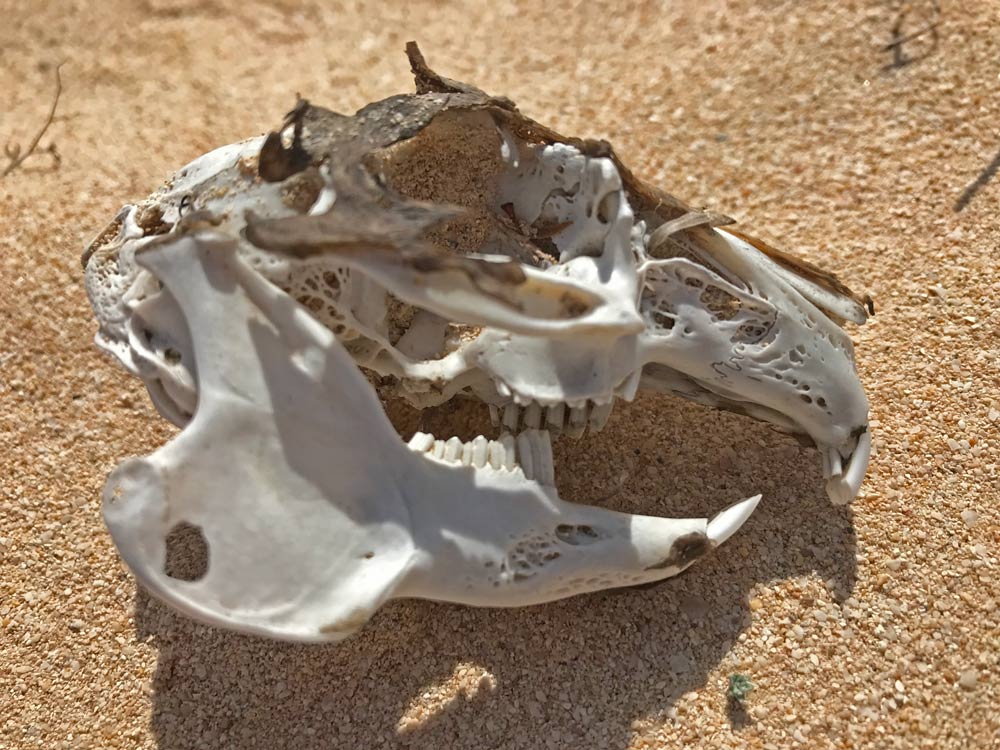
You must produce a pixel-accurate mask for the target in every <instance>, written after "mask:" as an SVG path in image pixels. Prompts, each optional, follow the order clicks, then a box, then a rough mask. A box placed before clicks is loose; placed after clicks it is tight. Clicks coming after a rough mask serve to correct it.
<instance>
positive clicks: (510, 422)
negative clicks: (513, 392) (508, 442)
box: [503, 402, 521, 432]
mask: <svg viewBox="0 0 1000 750" xmlns="http://www.w3.org/2000/svg"><path fill="white" fill-rule="evenodd" d="M520 411H521V407H519V406H518V405H517V404H515V403H513V402H511V403H509V404H507V406H505V407H504V410H503V426H504V427H506V428H507V429H508V430H510V431H511V432H515V431H516V430H517V418H518V417H519V416H520Z"/></svg>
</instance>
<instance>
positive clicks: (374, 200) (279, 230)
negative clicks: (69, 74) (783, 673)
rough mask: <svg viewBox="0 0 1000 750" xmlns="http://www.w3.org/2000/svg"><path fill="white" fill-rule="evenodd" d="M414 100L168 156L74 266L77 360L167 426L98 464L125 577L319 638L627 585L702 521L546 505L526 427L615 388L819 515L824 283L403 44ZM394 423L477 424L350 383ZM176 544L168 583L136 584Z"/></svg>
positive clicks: (745, 512)
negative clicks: (415, 427) (719, 423)
mask: <svg viewBox="0 0 1000 750" xmlns="http://www.w3.org/2000/svg"><path fill="white" fill-rule="evenodd" d="M408 52H409V54H410V62H411V66H412V67H413V70H414V74H415V77H416V81H417V92H418V93H417V94H416V95H412V96H396V97H392V98H390V99H387V100H384V101H381V102H377V103H375V104H372V105H369V106H368V107H365V108H364V109H362V110H361V111H359V112H358V113H357V114H356V115H354V116H353V117H347V116H343V115H338V114H335V113H333V112H330V111H328V110H324V109H321V108H318V107H313V106H310V105H309V104H307V103H306V102H300V103H299V105H298V106H297V107H296V108H295V110H293V112H292V113H290V115H289V116H288V118H287V120H286V122H285V124H284V125H283V127H282V128H281V129H280V131H279V132H276V133H272V134H270V135H269V136H267V137H266V138H254V139H251V140H248V141H244V142H242V143H238V144H234V145H231V146H226V147H223V148H221V149H218V150H216V151H213V152H211V153H209V154H207V155H205V156H203V157H201V158H200V159H198V160H196V161H195V162H193V163H192V164H190V165H188V166H187V167H186V168H184V169H183V170H181V171H180V172H179V173H178V174H176V175H175V176H174V177H173V178H172V179H171V180H170V181H169V182H168V183H167V185H166V186H165V187H164V188H163V189H161V190H160V191H159V192H157V193H156V194H154V195H153V196H151V197H150V198H148V199H147V200H146V201H144V202H143V203H141V204H139V205H137V206H126V207H125V208H123V209H122V211H121V212H120V213H119V215H118V217H117V218H116V220H115V221H114V222H113V223H112V224H111V226H109V227H108V229H107V230H105V232H104V233H102V235H101V236H100V237H98V238H97V239H96V240H95V241H94V242H93V243H91V245H90V246H89V247H88V249H87V251H86V252H85V255H84V264H85V268H86V280H87V289H88V293H89V295H90V298H91V302H92V305H93V308H94V310H95V313H96V315H97V318H98V321H99V324H100V329H99V332H98V334H97V343H98V344H99V345H100V346H101V347H102V348H104V349H105V350H107V351H109V352H111V353H112V354H113V355H114V356H116V357H117V358H118V359H119V360H120V361H121V362H122V364H124V366H125V367H126V368H127V369H128V370H129V371H131V372H133V373H134V374H136V375H138V376H139V377H141V378H142V379H143V381H144V382H145V384H146V386H147V388H148V390H149V393H150V395H151V397H152V399H153V402H154V403H155V405H156V407H157V409H158V410H159V411H160V412H161V413H162V414H163V415H164V416H166V417H167V418H168V419H170V420H171V421H173V422H174V423H176V424H177V425H179V426H181V427H183V430H182V432H181V434H180V435H179V436H178V437H177V438H176V439H174V440H173V441H172V442H170V443H168V444H167V445H166V446H164V447H163V448H161V449H160V450H158V451H156V452H155V453H154V454H153V455H151V456H149V457H147V458H141V459H130V460H128V461H125V462H124V463H123V464H121V465H120V466H119V467H118V469H116V470H115V472H114V473H113V474H112V476H111V477H110V478H109V481H108V484H107V488H106V490H105V500H104V513H105V519H106V521H107V524H108V526H109V528H110V530H111V533H112V535H113V537H114V540H115V543H116V544H117V545H118V548H119V550H120V551H121V553H122V555H123V557H124V558H125V560H126V562H127V563H128V564H129V566H130V567H131V569H132V570H133V571H134V573H135V574H136V576H137V577H138V578H139V579H140V581H141V582H142V583H143V584H144V585H146V586H147V587H148V588H150V589H151V590H152V591H153V592H155V593H156V594H157V595H159V596H160V597H162V598H163V599H165V600H166V601H167V602H169V603H171V604H173V605H175V606H177V607H178V608H180V609H182V610H184V611H186V612H188V613H190V614H191V615H193V616H195V617H199V618H201V619H203V620H206V621H208V622H212V623H215V624H220V625H224V626H228V627H233V628H237V629H240V630H245V631H249V632H256V633H261V634H265V635H269V636H273V637H279V638H287V639H297V640H336V639H338V638H342V637H344V636H346V635H348V634H349V633H351V632H353V631H355V630H356V629H357V628H359V627H360V626H361V625H362V624H363V623H364V622H365V621H366V620H367V619H368V618H369V617H370V616H371V614H372V613H373V612H374V611H375V609H377V607H378V606H379V605H380V604H381V603H382V602H384V601H386V600H387V599H390V598H393V597H403V596H412V597H425V598H434V599H442V600H448V601H456V602H463V603H469V604H475V605H495V606H514V605H523V604H531V603H536V602H543V601H548V600H552V599H557V598H560V597H565V596H570V595H573V594H577V593H582V592H586V591H594V590H597V589H601V588H606V587H612V586H622V585H632V584H638V583H646V582H650V581H655V580H659V579H662V578H666V577H668V576H671V575H674V574H676V573H678V572H679V571H681V570H683V569H685V568H686V567H687V566H688V565H690V564H691V563H692V562H693V561H694V560H695V559H696V558H697V557H699V556H700V555H701V554H703V553H705V552H706V551H708V550H709V549H710V548H712V547H714V546H716V545H718V544H721V543H722V542H723V541H725V540H726V539H727V538H728V537H729V536H730V535H731V534H732V533H734V532H735V531H736V529H738V528H739V526H740V525H741V524H742V523H743V522H744V521H745V520H746V518H747V517H748V516H749V515H750V513H751V512H752V511H753V509H754V507H755V506H756V504H757V501H758V499H759V496H758V497H754V498H750V499H748V500H743V501H741V502H738V503H736V504H735V505H733V506H731V507H730V508H728V509H726V510H724V511H722V512H721V513H720V514H718V515H717V516H715V517H714V518H713V519H711V520H708V519H663V518H652V517H646V516H629V515H625V514H620V513H614V512H611V511H607V510H604V509H601V508H594V507H587V506H580V505H575V504H572V503H567V502H564V501H562V500H560V499H559V498H558V495H557V493H556V490H555V487H554V478H553V466H552V454H551V445H550V436H554V435H557V434H559V433H561V432H562V433H569V434H570V435H573V436H579V435H580V434H581V433H583V432H584V431H585V430H586V429H587V427H588V426H589V427H590V428H591V429H594V430H597V429H600V428H601V427H602V426H603V425H604V423H605V421H606V420H607V418H608V415H609V413H610V411H611V409H612V406H613V404H614V402H615V400H616V399H619V398H621V399H625V400H630V399H632V398H633V397H634V395H635V393H636V391H637V389H639V388H653V389H658V390H664V391H668V392H671V393H675V394H679V395H682V396H685V397H687V398H690V399H694V400H696V401H699V402H701V403H704V404H707V405H710V406H713V407H719V408H726V409H732V410H736V411H739V412H741V413H744V414H747V415H750V416H753V417H756V418H758V419H764V420H767V421H769V422H771V423H773V424H775V425H777V426H778V427H780V428H781V429H783V430H787V431H791V432H795V433H799V434H802V435H805V436H808V437H810V438H811V439H812V440H813V441H814V442H815V443H816V444H817V446H818V447H819V449H820V452H821V455H822V457H823V465H824V471H825V474H826V476H827V477H828V480H827V489H828V492H829V494H830V497H831V498H832V499H833V501H834V502H838V503H843V502H849V501H850V500H851V499H852V498H853V497H854V495H855V494H856V493H857V491H858V487H859V485H860V483H861V480H862V478H863V475H864V472H865V468H866V465H867V462H868V456H869V449H870V438H869V435H868V431H867V423H868V416H867V414H868V406H867V402H866V400H865V396H864V393H863V391H862V389H861V386H860V383H859V382H858V378H857V375H856V373H855V370H854V365H853V359H852V347H851V342H850V340H849V338H848V337H847V335H846V334H845V333H844V331H843V330H842V329H841V327H840V323H841V322H843V321H844V320H849V321H852V322H855V323H862V322H864V320H865V319H866V310H865V306H864V304H863V303H862V302H861V301H859V300H858V299H856V298H855V297H854V296H853V295H852V294H851V293H850V292H849V291H848V290H847V289H846V288H845V287H844V286H843V285H842V284H840V282H839V281H837V280H836V278H835V277H833V276H832V275H830V274H827V273H825V272H823V271H820V270H819V269H816V268H815V267H813V266H810V265H808V264H805V263H803V262H801V261H796V260H794V259H792V258H791V257H790V256H787V255H785V254H783V253H780V252H778V251H776V250H773V249H771V248H769V247H767V246H766V245H763V243H760V242H759V241H756V240H753V239H751V238H748V237H746V236H744V235H743V234H741V233H739V232H736V231H734V230H732V229H731V228H730V229H722V228H719V227H720V226H722V225H725V224H726V223H729V222H728V220H726V219H725V218H724V217H719V216H716V215H712V214H705V213H702V212H698V211H693V210H691V209H689V208H688V207H687V206H685V205H683V204H682V203H680V202H679V201H677V200H676V199H674V198H672V197H670V196H669V195H667V194H665V193H662V192H660V191H658V190H655V189H653V188H650V187H649V186H647V185H644V184H643V183H641V182H640V181H639V180H637V179H636V178H635V177H634V176H633V175H632V174H631V173H630V172H629V171H628V170H627V169H626V168H625V167H624V165H622V164H621V162H620V161H619V160H618V158H617V157H616V156H615V154H614V152H613V151H612V150H611V149H610V147H609V146H607V144H604V143H597V142H591V141H582V140H579V139H574V138H567V137H564V136H561V135H559V134H557V133H555V132H553V131H551V130H549V129H547V128H545V127H543V126H541V125H539V124H538V123H535V122H534V121H532V120H529V119H527V118H525V117H524V116H522V115H521V114H520V113H519V112H518V111H517V110H516V108H515V107H514V106H513V104H511V103H510V102H509V101H508V100H506V99H500V98H494V97H490V96H487V95H486V94H484V93H483V92H481V91H479V90H478V89H475V88H473V87H471V86H467V85H465V84H460V83H457V82H455V81H451V80H448V79H445V78H442V77H440V76H438V75H437V74H435V73H434V72H433V71H431V70H430V69H429V68H427V66H426V65H425V64H424V61H423V59H422V57H421V56H420V53H419V51H418V50H417V49H416V47H415V46H410V47H409V48H408ZM359 366H360V367H361V368H363V370H365V371H367V372H369V373H374V374H377V375H378V376H380V383H381V385H380V387H382V388H386V389H388V390H390V391H391V392H392V394H393V395H398V396H401V397H403V398H405V399H407V400H408V401H409V402H410V403H411V404H413V405H415V406H417V407H427V406H432V405H435V404H439V403H442V402H444V401H446V400H448V399H451V398H454V397H456V396H470V397H475V398H478V399H481V400H482V401H484V402H486V403H487V404H489V405H490V409H491V413H492V414H493V416H494V421H495V423H496V424H497V425H498V426H499V427H501V431H502V434H501V435H500V436H499V437H498V438H497V439H496V440H488V439H487V438H485V437H482V436H481V437H478V438H476V439H475V440H473V441H471V442H468V443H462V442H461V441H460V440H459V439H458V438H451V439H449V440H440V439H436V438H434V437H433V436H432V435H427V434H423V433H417V434H416V435H414V436H413V437H412V439H411V440H410V442H409V445H406V444H404V443H403V442H402V441H401V440H400V439H399V437H398V436H397V435H396V433H395V431H394V430H393V429H392V426H391V425H390V423H389V422H388V420H387V418H386V417H385V415H384V413H383V412H382V409H381V406H380V404H379V402H378V399H377V398H376V396H375V393H374V391H373V389H372V388H371V387H370V385H369V383H368V382H367V381H366V379H365V376H364V375H363V374H362V371H361V370H359ZM182 524H192V525H195V526H197V527H198V528H199V529H200V530H201V532H202V535H203V536H204V538H205V540H206V542H207V546H208V564H207V569H206V570H205V571H204V572H203V575H202V576H201V577H200V578H198V579H197V580H193V581H191V580H178V579H176V578H173V577H171V576H170V575H168V573H167V572H166V570H165V563H166V554H167V543H166V539H167V537H168V535H169V534H170V533H171V531H172V530H173V529H175V528H176V527H177V526H178V525H182Z"/></svg>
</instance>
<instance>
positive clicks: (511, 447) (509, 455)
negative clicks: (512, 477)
mask: <svg viewBox="0 0 1000 750" xmlns="http://www.w3.org/2000/svg"><path fill="white" fill-rule="evenodd" d="M500 445H501V446H503V467H504V468H505V469H506V470H507V471H514V468H515V467H516V466H517V448H516V443H515V441H514V436H513V435H511V434H510V433H509V432H505V433H504V434H503V435H501V436H500Z"/></svg>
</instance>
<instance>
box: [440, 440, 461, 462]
mask: <svg viewBox="0 0 1000 750" xmlns="http://www.w3.org/2000/svg"><path fill="white" fill-rule="evenodd" d="M461 457H462V441H461V440H459V439H458V438H457V437H451V438H448V442H446V443H445V444H444V460H445V461H458V460H459V459H460V458H461Z"/></svg>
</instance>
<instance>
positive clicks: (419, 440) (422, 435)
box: [409, 432, 434, 453]
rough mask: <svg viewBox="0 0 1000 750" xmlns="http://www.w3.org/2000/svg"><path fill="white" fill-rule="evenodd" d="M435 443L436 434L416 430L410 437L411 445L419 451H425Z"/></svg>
mask: <svg viewBox="0 0 1000 750" xmlns="http://www.w3.org/2000/svg"><path fill="white" fill-rule="evenodd" d="M432 445H434V436H433V435H428V434H427V433H426V432H416V433H414V434H413V437H411V438H410V442H409V446H410V448H412V449H413V450H415V451H417V452H418V453H425V452H426V451H428V450H429V449H430V448H431V446H432Z"/></svg>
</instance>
